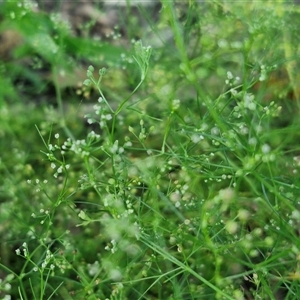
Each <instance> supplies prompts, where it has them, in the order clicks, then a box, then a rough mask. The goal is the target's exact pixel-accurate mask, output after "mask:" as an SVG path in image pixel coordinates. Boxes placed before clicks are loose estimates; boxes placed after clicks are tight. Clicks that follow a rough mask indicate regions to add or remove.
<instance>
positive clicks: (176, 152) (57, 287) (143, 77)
mask: <svg viewBox="0 0 300 300" xmlns="http://www.w3.org/2000/svg"><path fill="white" fill-rule="evenodd" d="M161 5H162V7H161V11H160V15H159V20H158V21H157V22H154V21H152V20H151V18H150V17H149V16H148V17H149V18H148V21H149V23H150V25H151V32H154V33H155V36H157V35H160V36H161V35H164V38H165V39H167V38H168V34H172V39H171V40H168V41H164V38H162V39H161V40H162V41H163V43H165V44H163V45H162V46H161V47H156V48H155V49H152V47H144V46H143V44H142V42H140V41H138V42H134V49H133V50H134V55H133V58H131V57H129V56H126V55H125V56H124V55H123V56H122V57H123V59H124V61H123V62H124V64H125V65H126V66H130V67H129V68H124V70H123V71H122V72H124V74H125V76H122V78H126V77H127V78H128V85H125V87H124V86H123V85H122V84H120V86H119V87H124V90H123V91H122V93H121V94H120V95H116V93H115V92H114V90H113V85H110V83H109V81H110V79H111V78H112V79H113V80H115V82H117V81H118V79H119V77H118V76H119V75H118V72H116V75H115V77H114V74H113V72H114V71H115V69H114V68H116V65H118V64H117V63H116V65H113V64H112V63H111V64H112V69H113V70H112V69H110V68H109V66H106V67H102V68H100V70H99V72H97V67H93V66H89V67H88V69H87V74H86V75H87V78H86V79H85V80H84V81H83V84H84V86H85V88H86V89H87V91H90V92H91V93H90V95H91V96H90V97H91V98H92V101H93V102H96V101H95V98H98V101H97V102H96V103H93V106H92V109H89V111H88V112H87V113H86V115H85V121H84V120H81V119H80V118H79V117H78V115H76V113H74V111H72V108H70V107H69V108H68V109H70V112H69V114H70V118H69V119H68V118H66V112H65V109H64V105H63V100H64V98H63V96H62V94H61V89H62V88H61V87H60V86H59V85H56V89H55V91H56V92H55V95H56V99H57V101H58V108H57V109H55V108H53V109H52V110H49V108H48V107H47V106H46V108H45V110H44V111H42V110H41V111H39V113H38V114H35V115H34V118H33V116H31V115H32V112H34V111H35V107H34V106H32V107H29V109H28V110H27V111H25V115H22V112H23V110H24V108H23V107H22V105H21V104H19V109H20V112H19V113H18V115H20V116H21V117H20V118H19V119H17V120H16V122H12V120H13V115H11V114H10V113H9V112H8V110H7V109H6V110H3V111H2V115H3V117H4V118H2V119H1V122H2V123H3V125H5V126H4V127H2V129H1V130H2V133H1V134H2V136H4V138H5V139H7V140H12V142H11V144H12V146H11V144H9V147H11V148H13V149H15V150H13V151H10V152H9V153H8V151H7V148H6V147H5V145H1V147H2V149H1V150H2V152H1V153H3V154H1V165H0V172H1V175H2V177H3V178H5V180H4V182H3V188H2V190H1V201H2V203H1V209H2V213H1V214H2V215H1V217H2V223H1V231H2V232H4V233H5V234H4V240H5V241H6V242H5V243H4V244H3V245H1V262H0V266H1V269H2V271H1V273H0V275H3V278H4V279H3V281H1V282H0V292H2V293H3V297H6V296H7V297H9V296H8V295H9V294H11V295H12V297H13V298H16V299H61V298H64V299H91V300H92V299H246V298H247V299H248V298H249V299H297V298H299V296H300V291H299V287H298V280H299V255H300V250H299V249H300V242H299V232H298V227H299V222H300V214H299V211H298V210H299V196H300V193H299V188H300V184H299V176H297V174H298V172H299V166H300V164H299V154H298V153H299V150H300V149H299V145H298V144H297V141H298V139H299V126H300V124H299V120H298V117H297V114H298V111H297V106H298V98H297V85H296V82H295V74H294V67H295V65H296V64H297V61H295V60H294V55H295V53H296V51H297V50H296V45H294V44H291V45H289V43H292V40H291V39H289V37H287V36H286V34H287V32H286V26H287V28H288V29H290V31H291V33H290V36H297V32H296V28H297V26H296V25H295V24H293V25H292V24H291V23H290V22H288V20H289V18H290V17H292V18H293V20H294V19H295V22H297V18H296V17H295V16H297V15H298V14H299V11H298V9H297V7H293V8H290V6H288V5H284V4H283V3H280V4H278V5H277V4H276V5H275V4H274V3H271V2H268V1H267V2H266V3H264V4H262V3H256V2H249V3H243V4H241V3H232V2H227V1H222V2H221V1H212V2H209V3H200V2H196V1H195V2H194V1H189V2H176V1H172V2H170V1H161ZM140 10H141V11H142V12H144V13H145V15H147V14H146V12H145V11H144V10H145V9H143V8H142V7H141V8H140ZM152 38H153V37H152ZM29 39H30V38H29ZM69 39H70V37H69V35H68V34H66V36H65V39H63V40H62V45H64V43H67V42H66V41H68V40H69ZM78 40H80V39H78ZM153 40H154V41H155V38H153ZM282 41H283V42H284V44H282ZM156 42H157V41H156ZM269 43H272V45H273V47H272V49H270V50H269V49H266V45H268V44H269ZM279 45H283V46H282V47H279ZM166 46H167V47H166ZM107 47H109V46H107ZM112 49H115V47H113V48H112ZM44 51H45V50H41V53H43V52H44ZM61 55H66V53H65V52H63V53H62V54H61ZM45 58H46V59H47V57H46V54H45ZM132 62H135V67H134V66H132ZM50 64H51V65H52V68H51V69H52V72H53V74H57V73H56V70H57V68H58V67H59V63H58V62H57V61H55V62H50ZM95 70H96V71H95ZM137 70H138V72H137ZM281 72H282V73H283V74H287V76H286V78H283V79H282V80H287V81H288V82H289V83H290V85H288V86H286V88H287V90H285V91H280V92H278V91H277V90H276V88H274V87H272V80H273V76H274V78H275V79H276V82H277V81H278V80H281V77H280V76H282V73H281ZM108 76H109V80H107V78H108ZM283 77H284V76H283ZM133 83H135V85H134V86H133ZM109 85H110V86H111V87H112V88H107V86H109ZM129 88H131V91H132V92H131V91H129ZM96 93H97V94H98V95H95V94H96ZM291 93H292V94H293V95H292V96H290V95H291ZM290 98H294V100H292V99H290ZM64 101H65V100H64ZM15 107H18V106H15ZM73 109H74V110H75V111H76V110H78V105H77V104H75V108H73ZM79 110H80V107H79ZM50 112H51V114H50ZM286 114H289V117H288V118H287V117H286ZM62 115H64V121H63V122H58V121H57V120H56V119H58V118H60V117H61V116H62ZM46 116H47V118H46ZM67 116H68V115H67ZM27 119H30V122H29V124H28V125H27V126H28V127H29V128H30V129H27V126H26V127H25V125H24V124H27V123H26V120H27ZM50 120H52V121H53V122H50ZM10 123H12V124H13V125H12V126H11V127H10V126H8V124H10ZM51 123H53V124H52V125H51ZM34 124H36V125H35V126H34ZM34 128H35V129H36V130H33V129H34ZM18 132H21V133H22V134H20V137H21V141H23V140H22V136H23V135H24V134H27V133H28V134H29V133H30V138H31V139H32V140H33V141H34V151H35V152H34V153H32V154H31V153H28V154H27V155H25V154H24V152H21V151H20V150H19V149H20V148H22V142H19V140H18V137H19V135H18ZM25 140H26V139H25ZM41 143H43V150H42V153H38V152H37V149H42V146H41ZM23 146H24V144H23ZM28 149H30V148H28ZM28 152H29V151H28ZM41 156H42V157H43V160H41V159H40V157H41ZM11 157H13V160H10V159H9V158H11ZM37 157H38V158H37ZM9 228H10V229H11V230H8V229H9ZM12 252H13V254H12ZM12 287H13V288H12ZM4 295H6V296H4ZM1 296H2V294H1ZM7 299H8V298H7Z"/></svg>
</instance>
